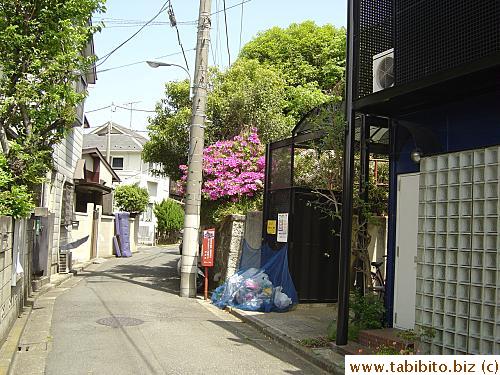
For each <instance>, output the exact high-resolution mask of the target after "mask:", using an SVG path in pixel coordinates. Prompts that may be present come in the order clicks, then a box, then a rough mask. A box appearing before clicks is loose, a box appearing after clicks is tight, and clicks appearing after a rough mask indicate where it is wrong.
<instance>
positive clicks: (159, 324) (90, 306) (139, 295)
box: [12, 247, 324, 375]
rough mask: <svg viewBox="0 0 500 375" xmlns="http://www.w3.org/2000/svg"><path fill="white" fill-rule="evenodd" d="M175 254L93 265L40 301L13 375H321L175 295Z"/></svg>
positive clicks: (154, 251) (248, 330)
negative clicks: (235, 374)
mask: <svg viewBox="0 0 500 375" xmlns="http://www.w3.org/2000/svg"><path fill="white" fill-rule="evenodd" d="M178 258H179V255H178V252H177V248H176V247H170V248H146V249H142V250H141V251H140V252H139V253H138V254H134V256H133V257H132V258H113V259H109V260H108V261H106V262H105V263H103V264H96V265H92V266H91V267H89V268H87V270H86V271H85V272H83V273H82V274H80V275H78V276H76V277H73V278H71V279H69V280H68V281H67V282H65V283H63V284H61V285H60V287H57V288H54V289H53V290H51V291H50V292H48V293H46V294H45V295H43V296H42V297H41V298H39V299H38V300H37V302H36V304H35V306H34V308H33V311H32V314H31V316H30V319H29V322H28V325H27V327H26V329H25V332H24V334H23V337H22V338H21V342H20V351H19V352H18V355H17V358H16V361H15V363H14V369H13V372H12V373H13V374H23V375H29V374H106V375H108V374H134V375H135V374H202V373H204V374H206V373H208V374H210V373H218V374H233V373H238V374H281V373H285V374H322V373H324V372H322V370H320V369H318V368H317V367H315V366H314V365H312V364H310V363H309V362H307V361H305V360H304V359H302V358H300V357H298V356H297V355H296V354H295V353H293V352H291V351H289V350H287V349H285V348H283V347H282V346H280V345H279V344H277V343H275V342H273V341H271V340H270V339H268V338H266V337H265V336H263V335H262V334H261V333H259V332H258V331H256V330H255V329H254V328H252V327H250V326H248V325H247V324H245V323H242V322H241V321H239V320H238V319H236V318H235V317H233V316H232V315H230V314H229V313H227V312H224V311H221V310H218V309H216V308H215V307H213V306H211V305H208V304H206V303H204V302H203V301H201V300H195V299H181V298H180V297H178V288H179V278H178V277H177V274H176V263H177V260H178Z"/></svg>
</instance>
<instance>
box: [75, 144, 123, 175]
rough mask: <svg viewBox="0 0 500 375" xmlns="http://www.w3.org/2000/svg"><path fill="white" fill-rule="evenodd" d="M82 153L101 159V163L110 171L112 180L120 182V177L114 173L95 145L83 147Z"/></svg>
mask: <svg viewBox="0 0 500 375" xmlns="http://www.w3.org/2000/svg"><path fill="white" fill-rule="evenodd" d="M82 155H91V156H92V157H94V158H99V159H100V160H101V163H102V165H104V167H105V168H106V169H107V170H108V171H109V172H110V173H111V176H112V178H113V182H120V181H121V180H120V177H118V175H117V174H116V172H115V171H114V169H113V168H112V167H111V165H109V163H108V162H107V160H106V158H105V157H104V155H103V154H101V152H100V151H99V149H98V148H96V147H89V148H84V149H83V150H82Z"/></svg>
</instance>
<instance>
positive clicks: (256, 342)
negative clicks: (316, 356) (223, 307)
mask: <svg viewBox="0 0 500 375" xmlns="http://www.w3.org/2000/svg"><path fill="white" fill-rule="evenodd" d="M209 322H210V323H212V324H214V325H217V326H219V327H221V328H223V329H225V330H227V331H229V332H231V333H233V334H234V335H235V336H237V337H238V338H231V339H229V340H230V341H233V342H235V343H238V344H240V345H241V346H243V345H251V346H253V347H255V348H256V349H258V350H260V351H262V352H265V353H267V354H269V355H272V356H273V357H275V358H277V359H279V360H281V361H283V362H286V363H289V364H291V365H292V366H294V367H297V368H298V370H295V371H291V370H283V373H286V374H312V373H313V372H311V371H312V370H313V369H314V370H316V372H314V373H324V372H323V371H322V370H320V369H319V368H316V367H315V366H314V365H312V364H310V363H309V362H307V361H306V360H304V359H302V358H301V357H299V356H298V355H297V354H295V353H294V352H292V351H291V350H288V349H285V348H284V347H280V348H281V350H276V346H277V345H279V344H277V343H275V342H274V341H272V340H270V339H269V338H267V337H265V336H264V335H262V334H261V333H260V332H258V331H256V330H255V329H253V328H251V327H249V326H248V324H247V323H244V322H231V321H220V320H209ZM242 372H244V370H243V371H242Z"/></svg>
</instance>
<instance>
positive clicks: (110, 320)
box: [97, 316, 144, 328]
mask: <svg viewBox="0 0 500 375" xmlns="http://www.w3.org/2000/svg"><path fill="white" fill-rule="evenodd" d="M97 323H99V324H102V325H103V326H108V327H113V328H118V327H129V326H138V325H139V324H142V323H144V321H143V320H141V319H136V318H130V317H128V316H110V317H107V318H102V319H99V320H97Z"/></svg>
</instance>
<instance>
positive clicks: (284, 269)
mask: <svg viewBox="0 0 500 375" xmlns="http://www.w3.org/2000/svg"><path fill="white" fill-rule="evenodd" d="M262 251H266V259H267V261H266V263H265V264H263V265H262V266H261V268H255V267H251V268H247V269H241V270H240V271H239V272H237V273H236V274H234V275H232V276H231V277H230V278H229V279H228V280H227V281H226V282H225V283H224V284H223V285H221V286H219V287H218V288H217V289H216V290H215V291H214V293H213V294H212V302H213V304H214V305H216V306H217V307H219V308H221V309H223V308H225V307H226V306H231V307H234V308H238V309H241V310H251V311H265V312H269V311H286V310H288V309H289V308H290V307H291V306H293V304H295V303H297V302H298V299H297V292H296V291H295V286H294V285H293V281H292V278H291V276H290V273H289V271H288V257H287V247H286V246H285V247H284V248H282V249H281V250H278V251H274V250H270V249H262Z"/></svg>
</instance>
